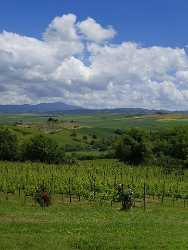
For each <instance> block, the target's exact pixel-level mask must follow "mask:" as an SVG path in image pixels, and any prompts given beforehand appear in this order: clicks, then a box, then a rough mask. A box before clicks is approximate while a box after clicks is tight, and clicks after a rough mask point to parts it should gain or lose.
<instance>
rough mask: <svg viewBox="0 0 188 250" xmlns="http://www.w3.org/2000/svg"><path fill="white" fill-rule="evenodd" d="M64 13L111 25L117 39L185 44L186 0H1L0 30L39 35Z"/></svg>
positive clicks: (176, 45)
mask: <svg viewBox="0 0 188 250" xmlns="http://www.w3.org/2000/svg"><path fill="white" fill-rule="evenodd" d="M67 13H74V14H76V15H77V17H78V18H79V19H80V20H82V19H85V18H86V17H88V16H91V17H93V18H94V19H96V20H97V21H98V22H99V23H101V24H103V25H108V24H112V25H113V26H114V27H115V29H117V30H118V37H117V38H116V39H117V41H122V40H123V41H124V40H128V41H135V42H137V43H141V44H143V45H144V46H150V45H161V46H172V47H183V46H185V45H187V25H188V14H187V13H188V1H187V0H102V1H101V0H95V1H88V0H34V1H26V0H1V3H0V30H1V31H2V30H4V29H6V30H7V31H12V32H16V33H19V34H25V35H28V36H35V37H40V35H41V33H42V32H43V31H44V29H45V28H46V26H47V25H48V24H49V22H50V21H51V20H52V19H53V18H54V16H57V15H63V14H67Z"/></svg>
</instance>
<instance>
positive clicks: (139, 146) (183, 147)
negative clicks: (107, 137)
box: [115, 126, 188, 168]
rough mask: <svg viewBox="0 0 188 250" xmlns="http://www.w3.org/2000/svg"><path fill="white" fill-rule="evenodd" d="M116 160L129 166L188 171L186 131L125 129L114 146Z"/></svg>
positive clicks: (175, 129) (176, 129)
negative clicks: (153, 165)
mask: <svg viewBox="0 0 188 250" xmlns="http://www.w3.org/2000/svg"><path fill="white" fill-rule="evenodd" d="M115 157H116V158H118V159H120V160H121V161H123V162H125V163H128V164H132V165H141V164H155V165H161V166H165V167H178V166H181V167H184V168H187V167H188V128H187V127H182V126H181V127H176V128H158V129H135V128H133V129H128V130H127V131H125V132H124V133H123V134H122V135H121V136H119V139H118V140H117V141H116V143H115Z"/></svg>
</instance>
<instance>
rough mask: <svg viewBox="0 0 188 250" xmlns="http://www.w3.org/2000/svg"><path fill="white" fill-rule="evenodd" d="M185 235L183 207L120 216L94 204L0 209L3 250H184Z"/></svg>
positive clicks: (18, 204) (187, 221)
mask: <svg viewBox="0 0 188 250" xmlns="http://www.w3.org/2000/svg"><path fill="white" fill-rule="evenodd" d="M187 231H188V216H187V210H186V209H184V208H182V207H181V206H180V207H178V206H176V207H174V208H172V207H171V206H168V205H165V206H161V205H160V206H156V205H150V207H148V208H147V210H146V211H145V212H144V211H143V209H142V208H138V207H136V208H132V209H131V210H130V211H128V212H123V211H120V210H119V206H113V207H111V206H110V205H109V204H103V205H102V206H101V205H100V206H99V205H98V204H96V203H92V202H90V203H84V202H80V203H78V202H76V203H72V204H64V203H62V202H59V203H58V202H56V203H55V204H53V206H51V207H49V208H47V209H41V208H40V207H37V206H35V205H33V204H32V202H29V201H27V203H26V204H25V205H23V203H22V201H20V200H18V199H16V200H15V199H14V198H12V199H11V198H10V199H9V200H8V201H5V200H3V202H2V200H1V204H0V248H1V249H2V250H7V249H10V250H25V249H41V250H43V249H49V250H51V249H54V250H56V249H57V250H58V249H59V250H61V249H65V250H75V249H81V250H91V249H92V250H99V249H100V250H109V249H111V250H120V249H121V250H126V249H138V250H140V249H143V250H146V249H147V250H151V249H153V250H158V249H165V250H174V249H178V250H186V249H187V245H188V238H187Z"/></svg>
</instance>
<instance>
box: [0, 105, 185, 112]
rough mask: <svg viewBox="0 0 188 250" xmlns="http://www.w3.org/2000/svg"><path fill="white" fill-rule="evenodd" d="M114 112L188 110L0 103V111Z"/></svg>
mask: <svg viewBox="0 0 188 250" xmlns="http://www.w3.org/2000/svg"><path fill="white" fill-rule="evenodd" d="M49 112H53V113H55V112H59V113H61V112H64V113H82V114H84V113H85V114H87V113H99V112H102V113H114V114H116V113H117V114H130V115H131V114H135V115H141V114H145V115H146V114H166V113H186V114H188V111H169V110H155V109H146V108H112V109H110V108H106V109H105V108H104V109H87V108H83V107H79V106H74V105H69V104H65V103H63V102H53V103H39V104H20V105H19V104H8V105H6V104H5V105H4V104H3V105H0V113H49Z"/></svg>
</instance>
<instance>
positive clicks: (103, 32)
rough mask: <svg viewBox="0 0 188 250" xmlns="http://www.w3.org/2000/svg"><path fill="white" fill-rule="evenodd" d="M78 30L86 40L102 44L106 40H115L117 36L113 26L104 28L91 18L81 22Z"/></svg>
mask: <svg viewBox="0 0 188 250" xmlns="http://www.w3.org/2000/svg"><path fill="white" fill-rule="evenodd" d="M78 28H79V29H80V32H81V33H83V34H84V35H85V37H86V39H88V40H90V41H93V42H96V43H101V42H104V41H105V40H108V39H110V38H113V37H114V36H115V34H116V32H115V30H114V29H113V28H112V27H111V26H109V27H108V28H103V27H102V26H101V25H100V24H99V23H97V22H96V21H95V20H94V19H93V18H90V17H88V18H87V19H86V20H84V21H82V22H80V23H79V24H78Z"/></svg>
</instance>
